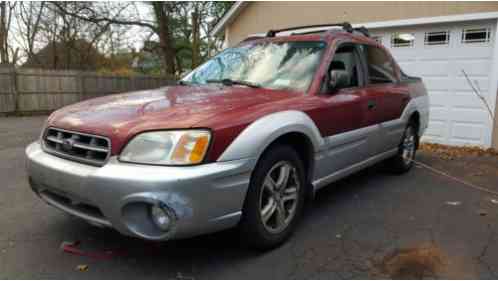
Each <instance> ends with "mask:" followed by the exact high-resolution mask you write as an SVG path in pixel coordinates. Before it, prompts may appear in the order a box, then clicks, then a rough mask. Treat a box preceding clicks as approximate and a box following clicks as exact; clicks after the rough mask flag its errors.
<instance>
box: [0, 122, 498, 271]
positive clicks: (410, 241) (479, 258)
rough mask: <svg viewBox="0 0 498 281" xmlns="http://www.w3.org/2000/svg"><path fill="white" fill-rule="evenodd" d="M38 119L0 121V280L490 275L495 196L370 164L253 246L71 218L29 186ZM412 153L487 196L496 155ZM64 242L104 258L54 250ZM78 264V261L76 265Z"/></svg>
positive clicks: (424, 173)
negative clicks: (145, 234) (159, 239)
mask: <svg viewBox="0 0 498 281" xmlns="http://www.w3.org/2000/svg"><path fill="white" fill-rule="evenodd" d="M43 121H44V117H24V118H0V179H1V182H2V185H0V187H1V189H0V192H1V193H0V278H1V279H6V278H9V279H12V278H15V279H18V278H22V279H32V278H36V279H51V278H57V279H66V278H74V279H96V278H98V279H110V278H112V279H134V278H139V279H155V278H159V279H169V278H178V279H212V278H216V279H260V278H264V279H286V278H290V279H294V278H297V279H308V278H317V279H322V278H323V279H335V278H353V279H368V278H404V277H416V278H423V277H428V278H493V279H496V278H498V244H497V243H496V241H497V240H498V236H497V235H496V233H495V232H496V231H497V230H498V229H497V225H498V220H497V217H498V204H496V203H498V201H496V200H498V195H493V194H491V193H487V192H483V191H479V190H477V189H475V187H474V188H471V187H470V186H467V185H465V184H463V183H461V182H457V181H454V180H452V179H449V178H447V177H443V176H440V175H437V174H435V173H433V172H431V171H429V170H428V169H426V168H422V167H415V168H414V169H412V171H410V172H409V173H408V174H405V175H401V176H394V175H391V174H389V173H387V172H385V171H384V169H383V167H382V166H381V165H378V166H375V167H372V168H370V169H368V170H366V171H364V172H361V173H360V174H357V175H354V176H351V177H349V178H347V179H345V180H342V181H340V182H338V183H335V184H332V185H331V186H329V187H327V188H324V189H322V190H321V191H320V192H318V194H317V198H316V200H315V202H314V206H313V207H312V208H309V209H308V210H307V213H306V215H305V217H304V218H303V220H302V223H301V224H300V226H299V228H298V230H297V231H296V233H295V235H294V236H293V237H292V238H291V239H290V240H289V241H288V243H286V244H285V245H283V246H282V247H280V248H278V249H276V250H274V251H270V252H266V253H258V252H254V251H251V250H248V249H246V248H245V247H244V245H240V244H239V240H238V239H237V235H236V232H235V231H233V230H232V231H225V232H222V233H217V234H212V235H206V236H202V237H197V238H193V239H188V240H182V241H172V242H165V243H151V242H145V241H141V240H138V239H134V238H128V237H124V236H121V235H119V234H118V233H117V232H114V231H112V230H106V229H100V228H96V227H92V226H90V225H87V224H86V223H84V222H82V221H80V220H78V219H75V218H71V217H69V216H67V215H65V214H63V213H61V212H59V211H58V210H55V209H53V208H52V207H49V206H47V205H46V204H44V203H43V202H42V201H40V200H39V199H38V198H36V197H35V195H34V194H33V193H32V192H31V191H30V189H29V186H28V183H27V180H26V175H25V171H24V148H25V146H26V145H27V144H28V143H29V142H31V141H33V140H34V139H35V138H37V136H38V135H39V131H40V127H41V126H42V124H43ZM417 159H418V160H419V161H421V162H423V163H426V164H429V165H431V166H433V167H435V168H437V169H441V170H444V171H446V172H448V173H450V174H452V175H456V176H458V177H459V178H462V179H465V180H467V181H469V182H471V183H473V184H475V185H478V186H483V187H486V188H489V189H492V191H495V192H498V157H496V156H481V157H476V156H467V155H463V156H459V157H456V158H444V157H443V158H441V157H439V156H438V155H436V154H433V153H428V152H420V153H419V154H418V157H417ZM64 241H73V242H74V241H79V242H80V245H79V247H80V249H81V250H84V251H86V252H90V253H100V254H103V255H105V256H106V257H109V258H107V259H98V258H91V257H85V256H79V255H74V254H69V253H66V252H63V251H61V250H60V245H61V243H62V242H64ZM78 268H79V269H78Z"/></svg>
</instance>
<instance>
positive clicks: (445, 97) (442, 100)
mask: <svg viewBox="0 0 498 281" xmlns="http://www.w3.org/2000/svg"><path fill="white" fill-rule="evenodd" d="M450 97H451V95H450V94H448V93H447V92H437V94H435V93H434V92H432V93H431V94H430V95H429V99H430V103H431V104H430V108H431V109H432V108H434V109H440V108H441V107H446V106H448V105H450ZM445 114H447V112H445ZM431 117H432V116H431Z"/></svg>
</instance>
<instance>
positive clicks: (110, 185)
mask: <svg viewBox="0 0 498 281" xmlns="http://www.w3.org/2000/svg"><path fill="white" fill-rule="evenodd" d="M26 155H27V171H28V176H29V181H30V184H31V187H32V189H33V190H34V191H35V192H36V193H37V194H38V195H39V196H40V197H41V198H42V199H44V200H45V201H46V202H47V203H49V204H50V205H52V206H54V207H57V208H59V209H61V210H63V211H65V212H67V213H70V214H72V215H74V216H77V217H80V218H82V219H84V220H86V221H88V222H90V223H92V224H96V225H102V226H108V227H112V228H115V229H116V230H118V231H119V232H121V233H122V234H125V235H130V236H136V237H140V238H144V239H148V240H167V239H172V238H184V237H190V236H195V235H198V234H203V233H209V232H214V231H218V230H222V229H225V228H230V227H232V226H235V225H236V224H237V223H238V221H239V219H240V216H241V209H242V205H243V202H244V199H245V194H246V191H247V188H248V185H249V180H250V175H251V171H252V169H253V168H254V166H255V164H256V160H255V159H241V160H236V161H228V162H216V163H210V164H205V165H198V166H189V167H164V166H149V165H136V164H127V163H121V162H119V161H118V160H117V159H116V157H111V159H110V160H109V162H108V163H107V164H106V165H104V166H103V167H94V166H89V165H86V164H81V163H78V162H74V161H70V160H66V159H62V158H59V157H57V156H53V155H51V154H48V153H46V152H44V151H43V150H42V148H41V146H40V144H39V143H38V142H35V143H32V144H31V145H29V146H28V147H27V149H26ZM159 202H161V203H162V204H163V205H166V206H167V207H168V208H169V209H170V210H172V212H173V213H174V217H175V222H174V227H173V228H172V229H171V230H170V231H168V232H166V233H164V232H162V231H160V230H159V229H158V228H157V227H155V225H154V224H153V223H152V220H151V219H150V215H149V209H148V208H149V207H150V205H151V204H158V203H159Z"/></svg>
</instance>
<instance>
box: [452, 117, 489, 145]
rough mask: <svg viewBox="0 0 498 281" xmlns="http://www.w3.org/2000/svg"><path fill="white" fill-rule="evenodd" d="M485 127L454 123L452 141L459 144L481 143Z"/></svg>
mask: <svg viewBox="0 0 498 281" xmlns="http://www.w3.org/2000/svg"><path fill="white" fill-rule="evenodd" d="M483 131H484V127H483V126H482V125H479V124H471V123H459V122H454V123H453V126H452V130H451V140H454V141H457V142H465V141H470V142H474V143H475V142H480V141H481V140H482V138H483Z"/></svg>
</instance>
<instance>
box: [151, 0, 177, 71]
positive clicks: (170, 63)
mask: <svg viewBox="0 0 498 281" xmlns="http://www.w3.org/2000/svg"><path fill="white" fill-rule="evenodd" d="M169 5H171V4H170V3H164V2H152V7H153V8H154V15H155V16H156V22H157V24H158V28H159V30H158V35H159V46H160V48H161V50H162V51H163V59H164V64H165V66H166V74H167V75H171V76H174V75H175V74H176V68H175V58H176V52H175V48H174V47H173V42H172V41H173V40H172V39H171V31H170V28H169V16H170V9H171V8H170V7H169Z"/></svg>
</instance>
